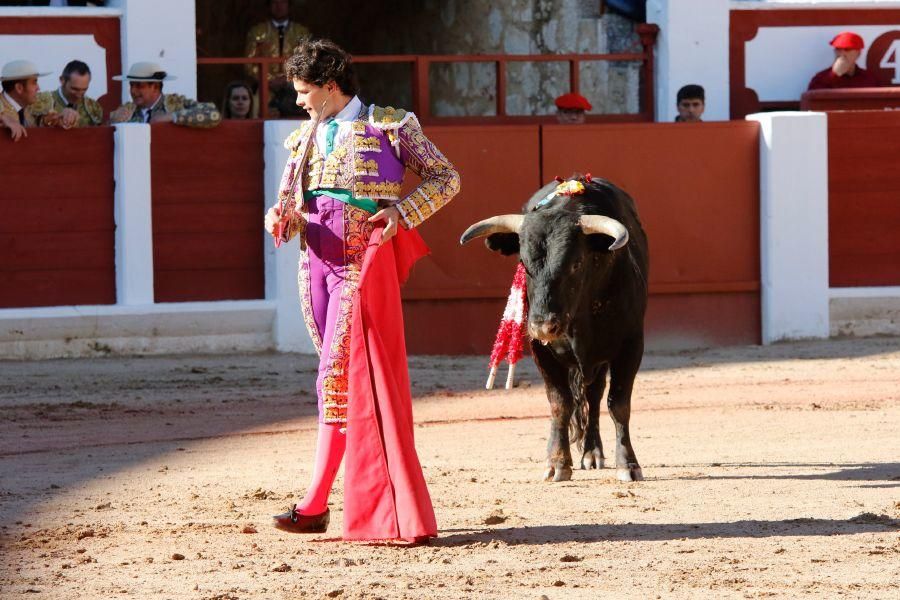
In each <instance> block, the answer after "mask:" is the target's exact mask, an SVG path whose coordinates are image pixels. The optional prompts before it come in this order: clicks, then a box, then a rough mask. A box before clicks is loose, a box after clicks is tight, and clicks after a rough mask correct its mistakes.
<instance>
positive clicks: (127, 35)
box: [109, 0, 197, 101]
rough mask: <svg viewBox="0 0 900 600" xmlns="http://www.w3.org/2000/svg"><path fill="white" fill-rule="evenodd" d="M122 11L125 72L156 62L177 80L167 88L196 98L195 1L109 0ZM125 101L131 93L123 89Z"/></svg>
mask: <svg viewBox="0 0 900 600" xmlns="http://www.w3.org/2000/svg"><path fill="white" fill-rule="evenodd" d="M109 5H110V6H111V7H114V8H120V9H121V10H122V71H123V72H127V71H128V67H129V66H130V65H131V64H132V63H136V62H140V61H145V60H149V61H153V62H157V63H159V64H160V65H161V66H162V68H163V69H164V70H166V71H168V72H169V73H170V74H171V75H174V76H176V77H177V78H178V79H176V80H175V81H167V82H166V83H165V91H166V92H172V93H177V94H184V95H185V96H188V97H190V98H196V97H197V31H196V29H197V27H196V12H197V11H196V9H195V5H194V0H110V2H109ZM122 99H123V101H129V100H130V99H131V96H130V95H129V92H128V86H127V85H125V86H123V88H122Z"/></svg>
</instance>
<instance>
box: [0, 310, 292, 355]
mask: <svg viewBox="0 0 900 600" xmlns="http://www.w3.org/2000/svg"><path fill="white" fill-rule="evenodd" d="M274 321H275V306H274V303H272V302H269V301H265V300H258V301H239V302H183V303H181V302H179V303H171V304H154V305H145V306H119V305H109V306H64V307H49V308H21V309H4V310H0V358H2V359H41V358H61V357H76V356H97V355H105V354H113V353H115V354H170V353H181V352H248V351H262V350H271V349H273V348H274V341H273V337H272V331H273V326H274Z"/></svg>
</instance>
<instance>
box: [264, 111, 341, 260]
mask: <svg viewBox="0 0 900 600" xmlns="http://www.w3.org/2000/svg"><path fill="white" fill-rule="evenodd" d="M327 104H328V98H325V101H324V102H322V106H321V108H319V112H318V113H316V118H315V119H314V120H313V124H312V129H311V130H310V134H309V136H308V137H307V138H306V142H305V143H304V144H303V152H301V153H300V162H299V163H297V170H296V171H294V177H293V179H291V185H290V187H288V189H289V190H290V191H291V193H293V191H294V186H296V185H297V182H298V181H299V182H300V188H301V189H300V201H301V202H303V189H302V188H303V171H304V169H305V168H306V160H307V159H308V158H309V150H310V148H311V147H312V143H313V139H314V138H315V137H316V129H318V127H319V123H321V122H322V115H323V114H324V113H325V106H326V105H327ZM291 197H292V194H289V195H286V196H285V197H284V198H282V199H281V200H279V205H278V206H279V212H280V215H279V216H280V219H279V220H278V223H276V224H275V227H274V229H272V237H273V238H275V247H276V248H280V247H281V244H282V243H283V242H284V237H283V236H284V231H285V229H287V226H288V223H290V221H291V215H289V214H288V211H287V210H286V209H287V206H288V199H289V198H291Z"/></svg>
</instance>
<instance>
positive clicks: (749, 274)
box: [542, 121, 760, 347]
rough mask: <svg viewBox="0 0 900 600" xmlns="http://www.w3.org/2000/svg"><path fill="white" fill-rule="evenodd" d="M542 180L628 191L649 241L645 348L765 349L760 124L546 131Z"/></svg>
mask: <svg viewBox="0 0 900 600" xmlns="http://www.w3.org/2000/svg"><path fill="white" fill-rule="evenodd" d="M542 144H543V153H542V159H543V173H544V179H547V180H549V179H551V178H552V177H553V176H554V175H557V174H559V175H561V176H564V177H566V176H568V175H571V174H572V172H573V171H581V172H591V173H592V174H593V175H595V176H600V177H604V178H606V179H609V180H611V181H612V182H613V183H615V184H617V185H619V186H620V187H622V188H623V189H624V190H625V191H627V192H628V193H629V194H630V195H631V196H632V197H633V198H634V199H635V202H636V203H637V206H638V211H639V213H640V215H641V220H642V221H643V223H644V227H645V229H646V231H647V236H648V238H649V242H650V294H651V299H650V305H649V309H648V318H647V337H648V345H650V346H651V347H653V346H656V347H660V346H668V345H677V346H685V345H688V346H690V345H713V346H715V345H726V344H742V343H743V344H747V343H751V344H752V343H758V342H759V341H760V305H759V290H760V284H759V146H758V126H757V124H756V123H752V122H743V121H734V122H725V123H698V124H687V123H658V124H634V125H591V126H585V127H577V128H572V127H566V126H561V125H556V126H544V128H543V141H542Z"/></svg>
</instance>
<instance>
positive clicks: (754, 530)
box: [431, 513, 900, 547]
mask: <svg viewBox="0 0 900 600" xmlns="http://www.w3.org/2000/svg"><path fill="white" fill-rule="evenodd" d="M897 531H900V520H898V519H892V518H890V517H887V516H884V515H872V514H870V513H863V514H861V515H858V516H856V517H853V518H851V519H843V520H842V519H814V518H802V519H786V520H783V521H761V520H755V519H754V520H743V521H731V522H725V523H624V524H583V525H538V526H536V527H509V528H504V529H490V530H482V531H467V530H459V529H451V530H445V531H442V532H440V534H441V536H442V537H439V538H437V539H436V540H433V541H432V542H431V544H432V545H433V546H443V547H454V546H465V545H467V544H472V543H479V542H481V543H484V542H492V541H501V542H504V543H506V544H509V545H511V546H516V545H542V544H560V543H566V542H581V543H594V542H620V541H642V542H656V541H668V540H684V539H691V540H696V539H716V538H770V537H809V536H833V535H854V534H858V533H872V532H874V533H892V532H897Z"/></svg>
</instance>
